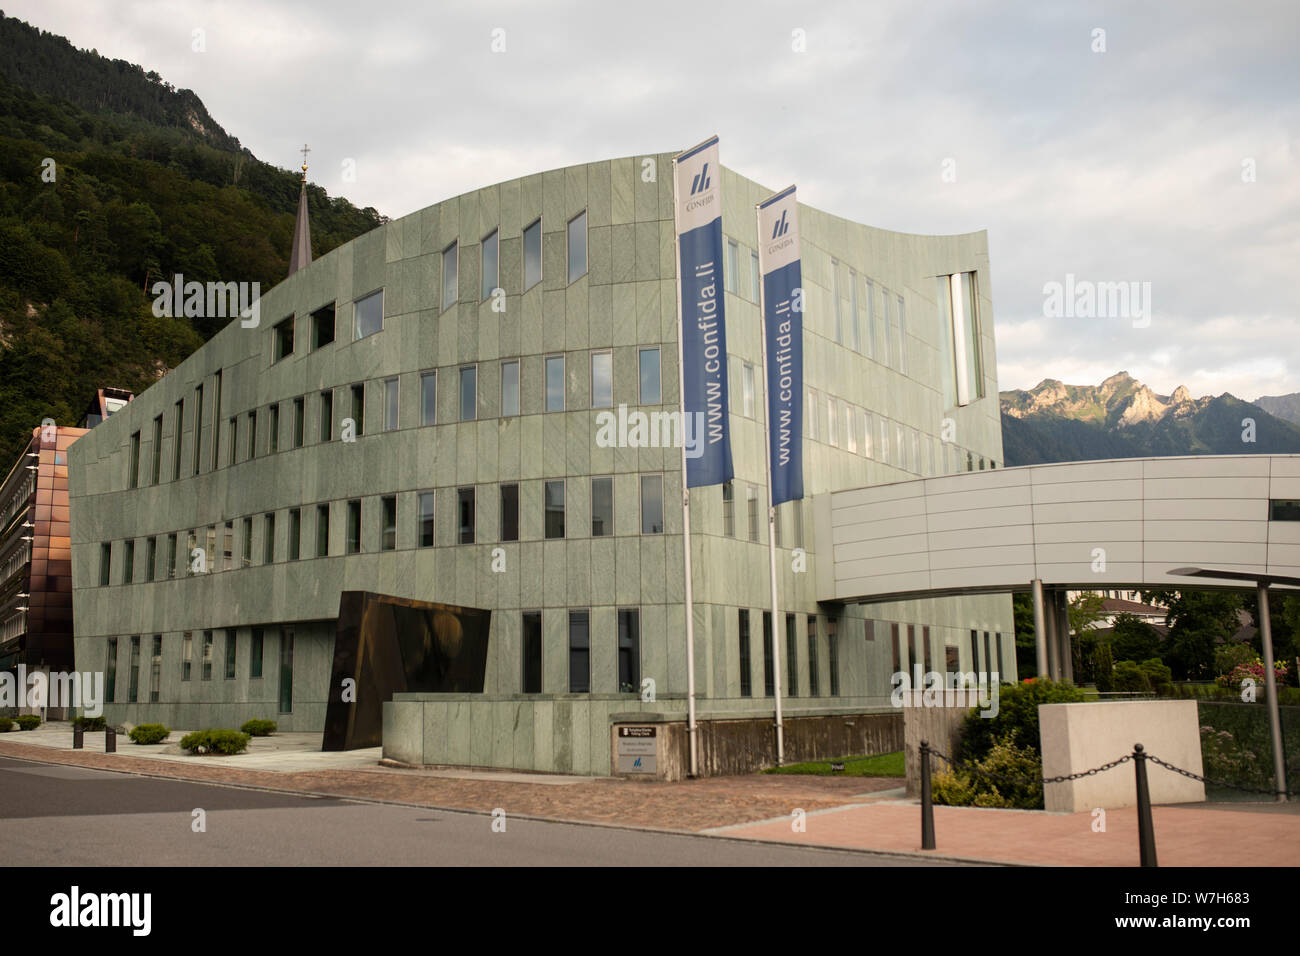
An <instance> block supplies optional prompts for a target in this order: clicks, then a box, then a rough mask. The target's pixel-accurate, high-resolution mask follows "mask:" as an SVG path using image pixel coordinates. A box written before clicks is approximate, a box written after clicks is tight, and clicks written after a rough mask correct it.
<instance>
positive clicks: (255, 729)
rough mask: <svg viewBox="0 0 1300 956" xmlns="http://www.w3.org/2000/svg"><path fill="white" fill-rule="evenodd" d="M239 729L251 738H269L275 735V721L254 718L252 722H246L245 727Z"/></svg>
mask: <svg viewBox="0 0 1300 956" xmlns="http://www.w3.org/2000/svg"><path fill="white" fill-rule="evenodd" d="M239 729H240V730H241V731H243V732H244V733H246V734H248V735H249V736H250V737H269V736H271V734H273V733H275V721H274V720H262V719H261V718H259V717H254V718H253V719H252V720H246V721H244V726H242V727H240V728H239Z"/></svg>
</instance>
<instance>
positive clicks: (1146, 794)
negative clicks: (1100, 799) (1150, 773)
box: [1133, 744, 1160, 866]
mask: <svg viewBox="0 0 1300 956" xmlns="http://www.w3.org/2000/svg"><path fill="white" fill-rule="evenodd" d="M1133 776H1134V779H1135V780H1136V781H1137V801H1138V805H1137V814H1138V858H1139V865H1140V866H1159V865H1160V864H1159V863H1157V862H1156V830H1155V824H1154V823H1153V822H1152V820H1151V793H1150V791H1149V790H1147V755H1146V753H1144V752H1143V750H1142V745H1141V744H1134V745H1133Z"/></svg>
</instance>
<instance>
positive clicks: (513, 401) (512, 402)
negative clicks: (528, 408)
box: [501, 359, 519, 418]
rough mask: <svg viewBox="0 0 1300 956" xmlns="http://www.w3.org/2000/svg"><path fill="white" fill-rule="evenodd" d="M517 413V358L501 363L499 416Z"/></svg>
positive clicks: (503, 416)
mask: <svg viewBox="0 0 1300 956" xmlns="http://www.w3.org/2000/svg"><path fill="white" fill-rule="evenodd" d="M518 414H519V360H518V359H513V360H512V361H509V362H502V363H501V417H502V418H509V417H511V416H513V415H518Z"/></svg>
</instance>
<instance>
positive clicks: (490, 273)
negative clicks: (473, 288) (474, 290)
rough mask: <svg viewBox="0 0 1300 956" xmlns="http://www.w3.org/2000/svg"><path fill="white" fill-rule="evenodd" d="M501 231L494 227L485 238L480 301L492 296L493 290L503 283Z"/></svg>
mask: <svg viewBox="0 0 1300 956" xmlns="http://www.w3.org/2000/svg"><path fill="white" fill-rule="evenodd" d="M500 267H501V255H500V233H499V232H498V231H497V230H496V229H493V230H492V231H491V232H490V233H488V234H487V235H486V236H484V238H483V274H482V280H483V281H482V293H483V294H482V295H480V296H479V299H480V301H482V300H485V299H490V298H492V291H493V290H494V289H496V288H497V286H499V285H500V283H501V268H500Z"/></svg>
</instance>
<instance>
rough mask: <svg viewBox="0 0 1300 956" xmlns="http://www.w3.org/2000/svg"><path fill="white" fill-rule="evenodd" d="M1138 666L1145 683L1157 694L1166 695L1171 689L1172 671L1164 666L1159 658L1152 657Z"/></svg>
mask: <svg viewBox="0 0 1300 956" xmlns="http://www.w3.org/2000/svg"><path fill="white" fill-rule="evenodd" d="M1138 666H1139V667H1141V668H1142V673H1143V674H1144V675H1145V676H1146V679H1147V683H1148V684H1150V685H1151V689H1152V690H1154V691H1155V692H1156V693H1157V694H1161V695H1167V694H1169V693H1170V691H1172V690H1173V677H1174V674H1173V671H1171V670H1170V669H1169V668H1168V667H1166V666H1165V664H1164V662H1163V661H1162V660H1160V658H1158V657H1153V658H1151V659H1150V660H1146V661H1143V662H1142V663H1141V664H1140V665H1138Z"/></svg>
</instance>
